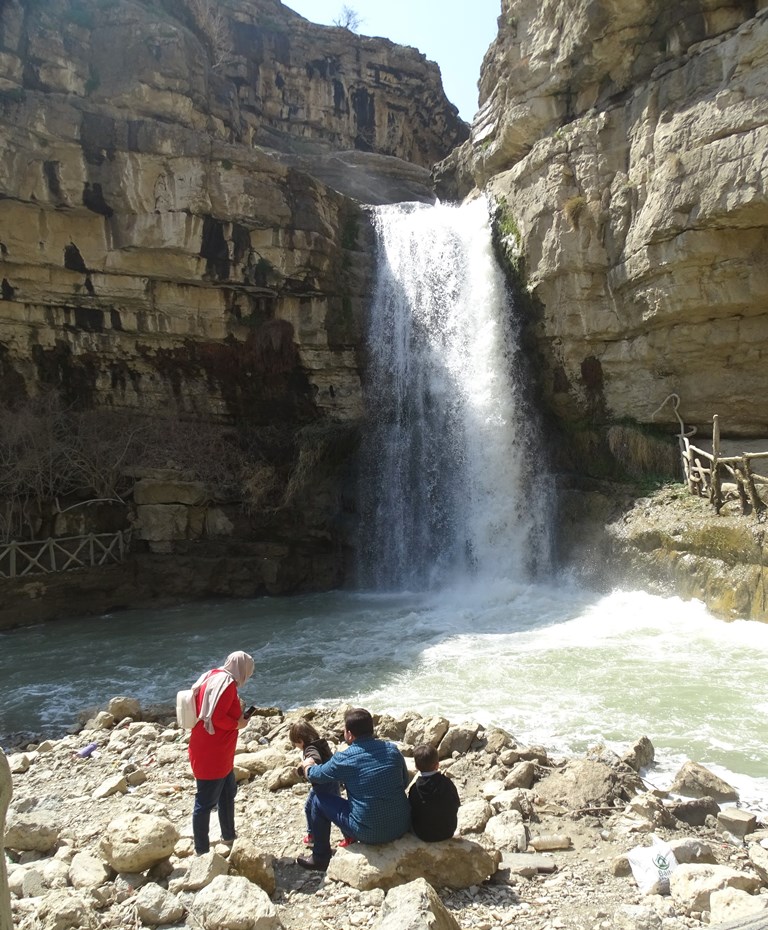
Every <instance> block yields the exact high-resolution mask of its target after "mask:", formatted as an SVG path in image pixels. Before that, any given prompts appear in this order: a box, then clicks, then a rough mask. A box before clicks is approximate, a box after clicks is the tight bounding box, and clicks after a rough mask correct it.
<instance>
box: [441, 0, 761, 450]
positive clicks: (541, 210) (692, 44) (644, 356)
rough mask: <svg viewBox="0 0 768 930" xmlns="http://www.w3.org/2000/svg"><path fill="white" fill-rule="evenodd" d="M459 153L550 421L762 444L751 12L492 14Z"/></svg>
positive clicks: (454, 159)
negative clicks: (515, 277) (515, 286)
mask: <svg viewBox="0 0 768 930" xmlns="http://www.w3.org/2000/svg"><path fill="white" fill-rule="evenodd" d="M480 88H481V109H480V112H479V113H478V115H477V116H476V118H475V122H474V124H473V126H472V134H471V139H470V141H469V142H467V143H466V144H465V145H464V146H462V147H461V148H460V149H459V150H457V152H455V153H454V154H453V155H452V156H451V158H449V159H448V161H447V162H445V163H443V164H442V165H441V166H440V168H439V172H438V174H439V177H440V180H441V186H442V190H443V191H444V192H446V193H452V194H454V195H464V194H466V193H467V192H469V191H470V189H471V188H472V187H477V188H482V189H485V190H488V191H489V192H490V193H491V194H492V196H494V197H495V198H496V199H497V201H498V202H499V204H500V214H501V217H500V230H501V233H502V235H503V237H504V239H505V244H506V248H507V252H508V255H509V256H511V258H512V260H513V262H514V263H515V265H516V267H517V268H522V269H523V276H524V286H525V288H526V290H527V292H528V294H529V295H530V296H531V298H532V301H531V305H530V307H529V313H530V316H529V320H528V324H529V330H530V332H529V334H530V335H531V337H532V342H533V345H534V346H535V350H536V354H537V357H538V361H539V365H540V369H541V372H542V384H543V391H544V395H545V398H546V402H547V405H548V407H549V408H550V409H551V410H552V411H553V412H554V414H555V416H556V418H558V419H559V421H560V424H561V425H563V424H570V425H571V426H572V425H573V424H574V423H584V422H591V423H594V424H598V425H600V426H601V427H604V426H605V425H606V424H608V423H610V422H615V421H618V420H630V421H634V422H637V423H641V424H648V423H651V422H662V423H673V422H674V420H673V418H672V414H671V410H669V409H667V410H666V411H664V412H663V413H662V414H661V415H660V416H657V417H656V418H654V413H655V411H656V410H657V408H658V407H659V405H660V404H661V403H662V402H663V401H664V399H665V397H667V395H668V394H670V393H672V392H675V393H677V394H679V395H680V398H681V407H680V409H681V413H682V415H683V417H684V419H685V421H686V423H688V424H690V425H695V426H698V427H699V428H700V429H704V430H707V431H708V430H709V429H710V426H711V418H712V415H713V414H714V413H719V414H720V419H721V423H722V426H723V429H724V430H725V431H726V432H727V433H728V434H730V435H733V436H744V437H748V436H751V437H765V436H768V391H766V371H768V365H767V363H768V357H767V356H766V348H765V339H764V336H765V333H766V331H768V316H767V311H766V308H767V307H768V300H767V298H768V261H766V258H765V256H766V253H767V252H768V192H767V184H766V179H767V178H768V161H767V160H766V152H768V95H767V94H766V91H767V90H768V3H766V2H765V0H761V2H757V3H756V2H754V0H683V2H681V3H677V4H672V5H670V4H668V3H666V2H663V0H651V2H649V0H621V2H613V0H543V2H536V3H534V2H532V0H504V2H503V4H502V15H501V17H500V19H499V35H498V38H497V40H496V41H495V43H494V44H493V45H492V46H491V48H490V49H489V51H488V53H487V55H486V58H485V61H484V64H483V72H482V78H481V83H480Z"/></svg>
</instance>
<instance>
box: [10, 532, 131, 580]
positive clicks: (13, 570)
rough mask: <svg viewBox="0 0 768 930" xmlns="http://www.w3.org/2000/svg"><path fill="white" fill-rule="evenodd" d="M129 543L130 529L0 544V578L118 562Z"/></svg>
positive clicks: (65, 570)
mask: <svg viewBox="0 0 768 930" xmlns="http://www.w3.org/2000/svg"><path fill="white" fill-rule="evenodd" d="M130 543H131V531H130V530H121V531H120V532H118V533H98V534H97V533H89V534H88V535H87V536H61V537H58V538H56V539H54V538H50V539H36V540H30V541H28V542H10V543H5V545H3V546H0V578H23V577H24V576H25V575H35V574H40V573H48V572H68V571H73V570H74V569H77V568H92V567H93V566H96V565H109V564H113V563H120V562H122V561H123V560H124V559H125V555H126V553H127V552H128V547H129V546H130Z"/></svg>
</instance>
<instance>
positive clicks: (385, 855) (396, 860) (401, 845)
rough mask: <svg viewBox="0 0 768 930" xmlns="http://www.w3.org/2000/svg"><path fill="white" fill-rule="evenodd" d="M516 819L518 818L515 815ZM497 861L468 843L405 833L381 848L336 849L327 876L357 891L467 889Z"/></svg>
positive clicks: (481, 879) (491, 869)
mask: <svg viewBox="0 0 768 930" xmlns="http://www.w3.org/2000/svg"><path fill="white" fill-rule="evenodd" d="M518 816H519V815H518ZM497 861H498V857H497V856H495V855H491V854H490V853H488V852H487V851H486V850H485V849H483V848H482V846H479V845H478V844H477V843H473V842H471V841H470V840H465V839H459V838H456V837H454V838H452V839H450V840H444V841H443V842H440V843H423V842H422V841H421V840H419V839H417V838H416V837H415V836H414V835H413V834H411V833H408V834H406V835H405V836H403V837H401V838H400V839H399V840H395V841H394V842H393V843H385V844H383V845H381V846H368V845H366V844H363V843H355V844H354V845H353V846H348V847H347V848H346V849H339V850H338V851H337V852H336V855H335V856H334V857H333V859H331V862H330V865H329V866H328V872H327V875H328V877H329V878H330V879H333V880H334V881H338V882H344V884H346V885H351V886H352V887H353V888H357V889H358V890H359V891H367V890H369V889H371V888H384V889H385V890H387V889H389V888H394V887H395V886H396V885H403V884H405V883H407V882H410V881H413V880H414V879H416V878H424V879H426V880H427V881H428V882H429V883H430V884H431V885H434V886H436V887H438V888H441V887H448V888H468V887H469V886H470V885H478V884H480V883H481V882H483V881H485V880H486V879H487V878H489V877H490V876H491V875H492V874H493V873H494V872H495V871H496V865H497Z"/></svg>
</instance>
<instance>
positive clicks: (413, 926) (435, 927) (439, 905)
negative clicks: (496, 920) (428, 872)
mask: <svg viewBox="0 0 768 930" xmlns="http://www.w3.org/2000/svg"><path fill="white" fill-rule="evenodd" d="M373 930H460V928H459V924H458V923H457V922H456V919H455V918H454V917H453V915H452V914H451V913H450V911H449V910H447V908H446V907H445V905H444V904H443V902H442V901H441V900H440V898H439V897H438V894H437V892H436V891H435V889H434V888H433V887H432V886H431V885H429V884H428V883H427V882H426V881H425V880H424V879H423V878H417V879H415V880H414V881H412V882H408V883H407V884H406V885H400V886H399V887H397V888H393V889H392V890H391V891H389V892H388V893H387V896H386V898H385V899H384V904H383V905H382V906H381V911H380V913H379V916H378V918H377V920H376V921H375V922H374V924H373Z"/></svg>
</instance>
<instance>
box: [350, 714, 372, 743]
mask: <svg viewBox="0 0 768 930" xmlns="http://www.w3.org/2000/svg"><path fill="white" fill-rule="evenodd" d="M344 729H345V730H349V732H350V733H351V734H352V736H354V737H355V738H357V737H358V736H373V717H371V715H370V712H369V711H367V710H364V709H363V708H362V707H353V708H352V710H348V711H347V712H346V714H344Z"/></svg>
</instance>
